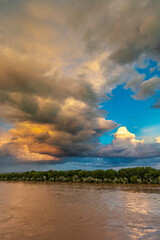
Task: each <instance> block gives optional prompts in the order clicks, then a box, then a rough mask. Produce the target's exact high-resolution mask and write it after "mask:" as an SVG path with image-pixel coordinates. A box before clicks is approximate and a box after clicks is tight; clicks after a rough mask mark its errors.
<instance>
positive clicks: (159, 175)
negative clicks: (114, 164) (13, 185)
mask: <svg viewBox="0 0 160 240" xmlns="http://www.w3.org/2000/svg"><path fill="white" fill-rule="evenodd" d="M0 181H49V182H77V183H80V182H83V183H123V184H129V183H134V184H160V170H158V169H155V168H151V167H135V168H124V169H120V170H118V171H116V170H113V169H107V170H94V171H87V170H70V171H54V170H49V171H31V172H22V173H16V172H14V173H1V174H0Z"/></svg>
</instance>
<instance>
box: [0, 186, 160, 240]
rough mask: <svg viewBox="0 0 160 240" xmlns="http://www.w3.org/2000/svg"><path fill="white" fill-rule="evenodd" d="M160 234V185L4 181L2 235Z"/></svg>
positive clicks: (54, 239) (94, 238)
mask: <svg viewBox="0 0 160 240" xmlns="http://www.w3.org/2000/svg"><path fill="white" fill-rule="evenodd" d="M28 239H30V240H130V239H139V240H141V239H147V240H148V239H149V240H159V239H160V185H121V184H79V183H40V182H33V183H29V182H0V240H28Z"/></svg>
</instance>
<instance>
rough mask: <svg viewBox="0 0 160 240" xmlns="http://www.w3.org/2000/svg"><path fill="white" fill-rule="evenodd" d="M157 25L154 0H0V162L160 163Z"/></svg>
mask: <svg viewBox="0 0 160 240" xmlns="http://www.w3.org/2000/svg"><path fill="white" fill-rule="evenodd" d="M159 30H160V1H159V0H141V1H139V0H129V1H128V0H81V1H79V0H68V1H64V0H46V1H43V0H28V1H25V0H14V1H12V0H0V172H9V171H25V170H26V171H27V170H32V169H34V170H48V169H56V170H69V169H80V168H81V169H91V170H93V169H107V168H114V169H119V168H122V167H134V166H152V167H155V168H160V31H159Z"/></svg>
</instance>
